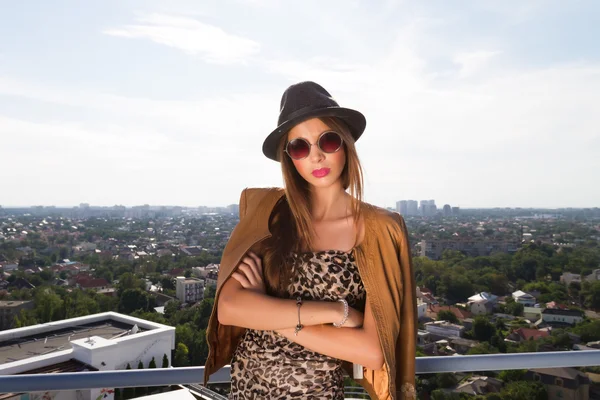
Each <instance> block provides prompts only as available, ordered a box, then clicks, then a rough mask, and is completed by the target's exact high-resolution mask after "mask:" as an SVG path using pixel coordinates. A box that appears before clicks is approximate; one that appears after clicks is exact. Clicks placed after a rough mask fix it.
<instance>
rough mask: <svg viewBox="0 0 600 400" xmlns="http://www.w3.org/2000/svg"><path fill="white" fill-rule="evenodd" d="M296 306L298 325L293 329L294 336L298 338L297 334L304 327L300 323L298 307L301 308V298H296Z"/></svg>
mask: <svg viewBox="0 0 600 400" xmlns="http://www.w3.org/2000/svg"><path fill="white" fill-rule="evenodd" d="M296 306H298V325H296V328H295V329H294V335H295V336H298V332H300V331H301V330H302V328H304V325H302V324H301V323H300V307H302V297H298V298H296Z"/></svg>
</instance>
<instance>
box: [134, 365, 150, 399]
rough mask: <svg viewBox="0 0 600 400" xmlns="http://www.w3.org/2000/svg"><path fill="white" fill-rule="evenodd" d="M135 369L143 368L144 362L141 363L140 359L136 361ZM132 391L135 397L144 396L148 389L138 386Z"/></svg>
mask: <svg viewBox="0 0 600 400" xmlns="http://www.w3.org/2000/svg"><path fill="white" fill-rule="evenodd" d="M137 369H144V364H143V363H142V360H140V361H139V362H138V366H137ZM134 392H135V397H140V396H145V395H146V394H148V389H147V388H146V387H144V386H138V387H136V388H135V389H134Z"/></svg>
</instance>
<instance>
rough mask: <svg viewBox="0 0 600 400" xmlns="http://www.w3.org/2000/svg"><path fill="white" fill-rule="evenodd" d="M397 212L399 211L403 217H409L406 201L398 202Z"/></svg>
mask: <svg viewBox="0 0 600 400" xmlns="http://www.w3.org/2000/svg"><path fill="white" fill-rule="evenodd" d="M396 211H398V212H399V213H400V214H401V215H408V202H407V201H406V200H400V201H397V202H396Z"/></svg>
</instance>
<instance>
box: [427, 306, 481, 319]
mask: <svg viewBox="0 0 600 400" xmlns="http://www.w3.org/2000/svg"><path fill="white" fill-rule="evenodd" d="M444 310H445V311H450V312H452V314H454V315H456V318H458V320H459V321H462V320H464V319H466V318H471V317H472V316H473V314H472V313H471V312H470V311H467V310H463V309H461V308H458V307H454V306H440V305H437V304H436V305H432V304H430V305H429V309H428V310H427V316H428V317H430V318H432V319H437V315H438V313H439V312H440V311H444Z"/></svg>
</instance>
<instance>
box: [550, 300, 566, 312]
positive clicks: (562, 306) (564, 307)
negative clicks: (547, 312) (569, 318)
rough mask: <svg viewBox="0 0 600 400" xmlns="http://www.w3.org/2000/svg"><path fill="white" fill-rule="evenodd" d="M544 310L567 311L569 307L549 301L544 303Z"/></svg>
mask: <svg viewBox="0 0 600 400" xmlns="http://www.w3.org/2000/svg"><path fill="white" fill-rule="evenodd" d="M546 308H554V309H558V310H568V309H569V307H568V306H566V305H564V304H560V303H557V302H555V301H551V302H549V303H546Z"/></svg>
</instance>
